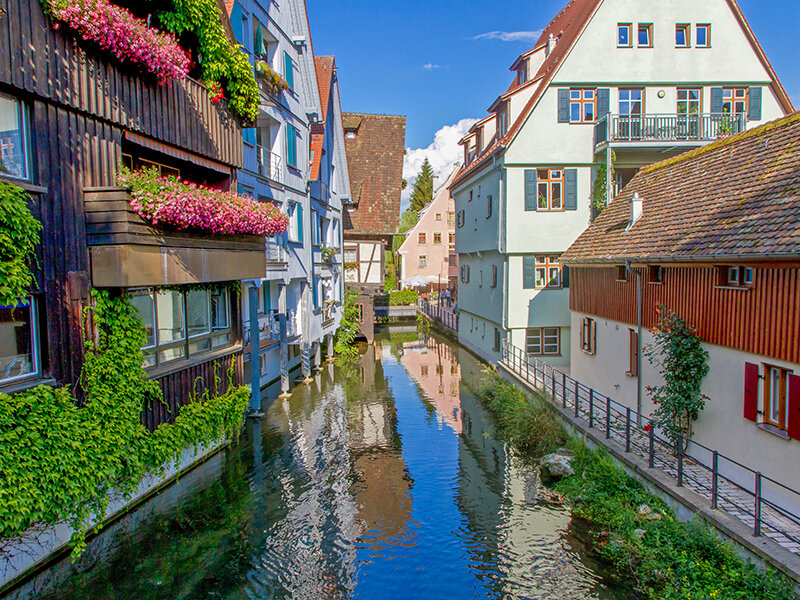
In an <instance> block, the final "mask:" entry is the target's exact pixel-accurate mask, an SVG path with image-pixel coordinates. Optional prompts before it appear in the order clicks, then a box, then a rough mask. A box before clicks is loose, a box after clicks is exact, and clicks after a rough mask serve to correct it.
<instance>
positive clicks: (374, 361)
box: [348, 340, 412, 542]
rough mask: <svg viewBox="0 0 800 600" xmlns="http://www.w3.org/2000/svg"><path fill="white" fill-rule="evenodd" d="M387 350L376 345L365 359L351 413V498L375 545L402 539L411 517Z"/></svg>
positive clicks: (409, 497) (363, 359)
mask: <svg viewBox="0 0 800 600" xmlns="http://www.w3.org/2000/svg"><path fill="white" fill-rule="evenodd" d="M383 350H384V349H383V347H382V346H381V344H380V342H379V341H377V340H376V341H375V343H374V344H373V345H371V346H369V347H368V348H367V352H366V353H365V354H364V355H363V356H362V359H361V365H360V372H361V384H362V385H361V387H360V394H361V397H360V398H358V399H354V398H353V397H352V396H351V398H350V399H351V403H350V407H351V408H350V409H349V410H348V422H349V428H350V436H349V441H350V454H351V456H352V460H353V468H354V470H355V475H356V482H355V483H353V485H352V487H351V493H353V494H354V495H355V501H356V505H357V507H358V518H359V520H360V521H361V523H362V534H366V533H367V532H369V534H370V539H371V540H372V541H373V542H375V541H384V540H389V539H391V538H396V537H398V536H401V535H402V534H403V532H404V531H405V530H406V525H407V523H408V521H409V519H410V517H411V494H410V490H411V484H412V481H411V478H410V477H409V475H408V473H407V472H406V466H405V462H404V461H403V456H402V453H401V446H400V438H399V437H398V435H397V415H396V410H395V406H394V398H393V396H392V394H391V390H390V389H389V387H388V384H387V381H386V378H385V377H384V374H383V363H382V362H381V357H382V354H383ZM387 351H388V348H387ZM356 393H359V392H356Z"/></svg>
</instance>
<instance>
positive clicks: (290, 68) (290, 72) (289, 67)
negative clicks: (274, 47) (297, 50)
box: [283, 52, 294, 90]
mask: <svg viewBox="0 0 800 600" xmlns="http://www.w3.org/2000/svg"><path fill="white" fill-rule="evenodd" d="M283 77H284V79H286V83H288V84H289V89H292V90H293V89H294V61H293V60H292V57H291V56H289V53H288V52H284V53H283Z"/></svg>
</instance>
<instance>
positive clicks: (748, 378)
mask: <svg viewBox="0 0 800 600" xmlns="http://www.w3.org/2000/svg"><path fill="white" fill-rule="evenodd" d="M744 418H745V419H747V420H749V421H753V422H754V423H755V422H756V421H757V420H758V365H756V364H753V363H748V362H746V363H744Z"/></svg>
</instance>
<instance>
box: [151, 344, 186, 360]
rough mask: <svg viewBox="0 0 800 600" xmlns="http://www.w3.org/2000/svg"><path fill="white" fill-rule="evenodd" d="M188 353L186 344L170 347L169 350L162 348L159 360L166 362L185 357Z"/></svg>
mask: <svg viewBox="0 0 800 600" xmlns="http://www.w3.org/2000/svg"><path fill="white" fill-rule="evenodd" d="M185 355H186V347H185V346H176V347H174V348H169V349H168V350H162V351H161V352H159V353H158V362H160V363H165V362H169V361H171V360H177V359H179V358H183V357H184V356H185Z"/></svg>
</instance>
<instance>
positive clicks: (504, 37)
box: [472, 29, 542, 42]
mask: <svg viewBox="0 0 800 600" xmlns="http://www.w3.org/2000/svg"><path fill="white" fill-rule="evenodd" d="M540 35H542V30H541V29H539V30H538V31H487V32H486V33H480V34H478V35H475V36H472V39H473V40H500V41H501V42H535V41H536V40H538V39H539V36H540Z"/></svg>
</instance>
